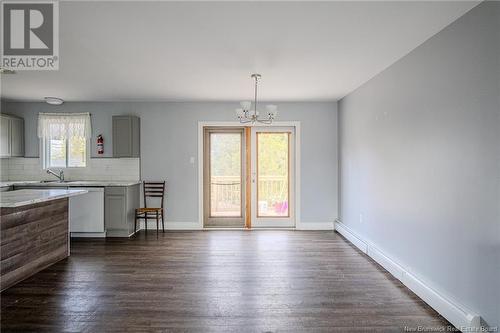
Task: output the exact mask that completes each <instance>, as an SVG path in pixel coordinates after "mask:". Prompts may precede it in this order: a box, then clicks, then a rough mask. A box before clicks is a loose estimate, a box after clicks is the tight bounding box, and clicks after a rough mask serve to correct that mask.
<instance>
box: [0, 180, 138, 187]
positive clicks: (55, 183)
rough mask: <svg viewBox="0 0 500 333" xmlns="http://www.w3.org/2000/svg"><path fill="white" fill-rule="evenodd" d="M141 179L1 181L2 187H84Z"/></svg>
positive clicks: (117, 184) (127, 182)
mask: <svg viewBox="0 0 500 333" xmlns="http://www.w3.org/2000/svg"><path fill="white" fill-rule="evenodd" d="M140 183H141V182H140V181H120V180H118V181H107V180H75V181H73V180H68V181H65V182H62V183H61V182H59V181H57V180H56V181H51V182H41V181H39V180H27V181H22V180H21V181H6V182H0V187H9V186H16V185H17V186H20V185H29V186H40V187H45V186H50V187H53V186H62V187H77V186H78V187H80V186H81V187H84V186H97V187H98V186H103V187H105V186H132V185H137V184H140Z"/></svg>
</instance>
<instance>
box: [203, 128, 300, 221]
mask: <svg viewBox="0 0 500 333" xmlns="http://www.w3.org/2000/svg"><path fill="white" fill-rule="evenodd" d="M202 130H203V164H202V167H203V168H202V169H203V227H205V228H221V227H222V228H243V227H247V228H266V227H272V228H280V227H283V228H291V227H295V217H296V205H295V189H296V177H295V174H296V170H295V169H296V167H295V157H296V156H295V134H296V133H295V127H291V126H290V127H285V126H283V127H281V126H279V127H278V126H251V127H238V126H221V127H203V129H202Z"/></svg>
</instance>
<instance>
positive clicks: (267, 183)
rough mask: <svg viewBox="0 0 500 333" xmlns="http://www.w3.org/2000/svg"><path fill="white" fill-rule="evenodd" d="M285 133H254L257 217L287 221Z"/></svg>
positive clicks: (286, 137)
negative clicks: (284, 218)
mask: <svg viewBox="0 0 500 333" xmlns="http://www.w3.org/2000/svg"><path fill="white" fill-rule="evenodd" d="M289 141H290V133H288V132H281V133H280V132H274V133H273V132H257V216H258V217H289V216H290V215H289V209H288V207H289V196H290V195H289V162H290V159H289V156H290V154H289Z"/></svg>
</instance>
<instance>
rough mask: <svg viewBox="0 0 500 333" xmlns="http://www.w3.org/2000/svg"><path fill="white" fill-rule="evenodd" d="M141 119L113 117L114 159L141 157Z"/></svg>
mask: <svg viewBox="0 0 500 333" xmlns="http://www.w3.org/2000/svg"><path fill="white" fill-rule="evenodd" d="M140 147H141V119H140V118H139V117H136V116H113V157H140Z"/></svg>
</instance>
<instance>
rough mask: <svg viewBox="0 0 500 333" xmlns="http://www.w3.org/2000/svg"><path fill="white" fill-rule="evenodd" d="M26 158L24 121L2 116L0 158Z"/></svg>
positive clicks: (0, 116)
mask: <svg viewBox="0 0 500 333" xmlns="http://www.w3.org/2000/svg"><path fill="white" fill-rule="evenodd" d="M19 156H24V119H22V118H18V117H14V116H10V115H5V114H2V115H0V157H19Z"/></svg>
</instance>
